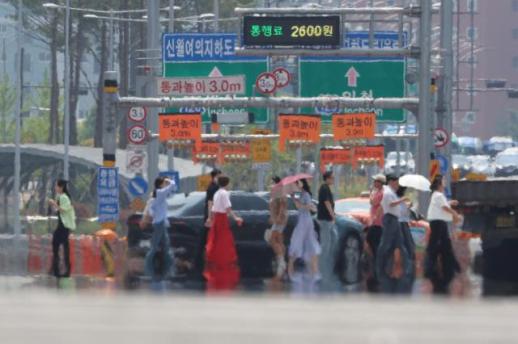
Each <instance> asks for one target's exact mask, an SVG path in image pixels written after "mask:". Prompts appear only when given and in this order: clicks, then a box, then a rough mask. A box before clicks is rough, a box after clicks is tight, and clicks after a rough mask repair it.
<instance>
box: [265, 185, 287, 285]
mask: <svg viewBox="0 0 518 344" xmlns="http://www.w3.org/2000/svg"><path fill="white" fill-rule="evenodd" d="M280 181H281V178H280V177H278V176H273V177H272V188H273V186H274V185H276V184H278V183H280ZM270 222H271V224H272V228H271V234H270V237H269V240H268V243H269V244H270V245H271V246H272V250H273V252H274V253H275V256H276V259H277V272H276V277H277V278H282V276H283V275H284V272H285V271H286V260H285V255H286V247H285V246H284V235H283V231H284V228H285V227H286V224H287V223H288V199H287V198H286V196H281V197H275V198H273V197H272V198H271V199H270Z"/></svg>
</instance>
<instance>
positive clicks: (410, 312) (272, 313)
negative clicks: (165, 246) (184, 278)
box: [0, 290, 518, 344]
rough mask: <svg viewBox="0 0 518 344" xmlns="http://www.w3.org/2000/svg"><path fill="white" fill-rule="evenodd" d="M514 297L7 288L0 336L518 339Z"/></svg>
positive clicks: (69, 339)
mask: <svg viewBox="0 0 518 344" xmlns="http://www.w3.org/2000/svg"><path fill="white" fill-rule="evenodd" d="M517 319H518V300H514V299H505V300H504V299H501V300H495V299H493V300H491V299H489V300H483V301H477V300H452V299H433V298H431V297H430V298H418V299H416V298H407V299H394V298H392V299H382V298H374V297H368V296H359V295H354V296H350V297H344V296H333V297H322V296H320V297H313V296H308V295H298V296H287V295H277V296H276V295H267V296H264V297H259V296H255V297H254V296H252V297H250V296H242V295H238V294H231V295H225V296H222V295H191V294H173V293H170V292H166V293H157V294H144V293H135V294H121V293H120V292H117V293H116V294H115V293H114V294H111V293H110V291H105V292H103V293H79V292H75V293H74V292H66V291H51V292H49V291H43V292H42V291H38V290H32V291H31V290H26V291H23V292H4V293H3V294H2V295H1V296H0V343H9V344H11V343H38V344H46V343H52V344H60V343H66V344H70V343H74V344H82V343H85V344H87V343H88V344H99V343H125V344H127V343H167V344H170V343H182V344H183V343H211V344H220V343H221V344H233V343H239V344H243V343H261V344H274V343H297V344H303V343H308V344H309V343H311V344H315V343H322V344H328V343H340V344H342V343H348V344H355V343H368V344H400V343H401V344H404V343H411V344H427V343H430V344H432V343H433V344H437V343H441V344H443V343H452V344H453V343H454V344H462V343H469V344H477V343H480V344H482V343H483V344H487V343H491V344H496V343H505V344H508V343H517V342H518V326H516V320H517Z"/></svg>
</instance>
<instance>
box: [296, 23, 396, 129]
mask: <svg viewBox="0 0 518 344" xmlns="http://www.w3.org/2000/svg"><path fill="white" fill-rule="evenodd" d="M365 35H367V36H366V37H365ZM375 38H376V41H375V46H376V47H380V48H382V49H383V48H384V49H387V48H391V47H397V46H396V44H397V41H398V34H397V33H386V32H384V33H376V34H375ZM366 41H367V42H368V33H364V32H356V33H348V34H347V36H346V40H345V42H346V47H356V48H359V47H363V46H365V43H366ZM391 43H393V45H390V44H391ZM387 45H388V46H387ZM404 74H405V61H404V60H403V59H398V58H375V59H373V58H353V59H336V58H334V59H333V58H331V59H329V58H310V57H309V58H303V59H301V61H300V65H299V75H300V78H299V82H300V85H299V86H300V88H299V89H300V96H301V97H316V96H321V95H322V96H323V95H334V96H344V97H369V98H382V97H397V98H400V97H404V96H405V81H404ZM358 111H362V112H363V111H375V112H376V114H377V121H378V122H404V121H405V112H404V110H399V109H388V110H387V109H338V108H326V109H320V108H319V109H304V112H308V113H315V112H317V113H321V114H322V115H323V120H324V121H330V120H331V115H332V114H333V113H335V112H340V113H347V112H358Z"/></svg>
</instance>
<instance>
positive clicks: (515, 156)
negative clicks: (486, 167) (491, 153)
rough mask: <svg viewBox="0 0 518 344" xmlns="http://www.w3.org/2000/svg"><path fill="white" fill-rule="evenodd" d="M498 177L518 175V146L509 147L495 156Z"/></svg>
mask: <svg viewBox="0 0 518 344" xmlns="http://www.w3.org/2000/svg"><path fill="white" fill-rule="evenodd" d="M495 165H496V171H495V176H496V177H508V176H516V175H518V148H508V149H506V150H504V151H503V152H501V153H498V154H497V156H496V158H495Z"/></svg>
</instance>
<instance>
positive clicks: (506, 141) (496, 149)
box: [487, 136, 514, 157]
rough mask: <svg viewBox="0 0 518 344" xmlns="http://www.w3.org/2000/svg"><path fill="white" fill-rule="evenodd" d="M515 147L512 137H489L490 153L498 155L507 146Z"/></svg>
mask: <svg viewBox="0 0 518 344" xmlns="http://www.w3.org/2000/svg"><path fill="white" fill-rule="evenodd" d="M512 147H514V142H513V139H512V138H511V137H499V136H495V137H492V138H490V139H489V141H488V143H487V150H488V154H489V155H491V156H493V157H494V156H496V155H497V154H498V153H500V152H503V151H504V150H506V149H507V148H512Z"/></svg>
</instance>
